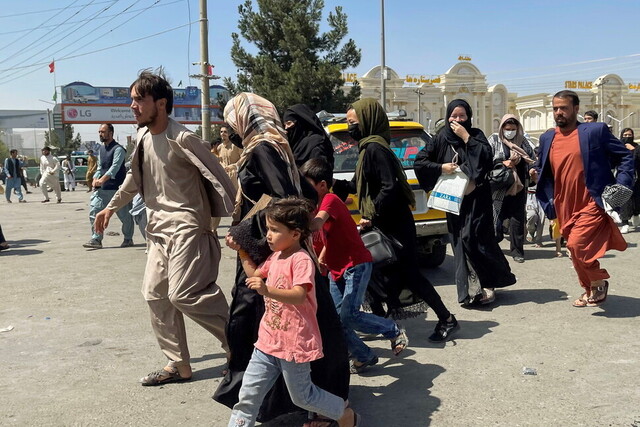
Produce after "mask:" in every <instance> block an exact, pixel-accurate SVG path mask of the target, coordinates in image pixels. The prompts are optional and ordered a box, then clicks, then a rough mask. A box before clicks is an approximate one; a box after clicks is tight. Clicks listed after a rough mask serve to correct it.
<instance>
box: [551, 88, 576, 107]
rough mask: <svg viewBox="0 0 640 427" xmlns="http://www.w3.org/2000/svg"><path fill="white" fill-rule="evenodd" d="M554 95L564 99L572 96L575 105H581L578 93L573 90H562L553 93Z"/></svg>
mask: <svg viewBox="0 0 640 427" xmlns="http://www.w3.org/2000/svg"><path fill="white" fill-rule="evenodd" d="M553 97H554V98H562V99H566V98H570V99H571V103H572V104H573V105H580V98H578V94H577V93H575V92H574V91H572V90H561V91H560V92H558V93H556V94H555V95H553Z"/></svg>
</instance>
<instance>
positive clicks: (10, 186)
mask: <svg viewBox="0 0 640 427" xmlns="http://www.w3.org/2000/svg"><path fill="white" fill-rule="evenodd" d="M21 186H22V182H21V181H20V178H7V185H6V187H7V188H6V189H5V191H4V195H5V197H6V198H7V200H8V201H11V193H13V190H16V194H17V195H18V200H22V199H23V198H24V197H23V196H22V188H20V187H21Z"/></svg>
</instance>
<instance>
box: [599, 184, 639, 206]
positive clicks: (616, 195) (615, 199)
mask: <svg viewBox="0 0 640 427" xmlns="http://www.w3.org/2000/svg"><path fill="white" fill-rule="evenodd" d="M632 195H633V190H632V189H630V188H628V187H625V186H624V185H622V184H613V185H607V186H606V187H604V190H602V200H604V201H605V202H607V203H608V204H609V206H611V207H612V208H614V209H615V208H620V207H622V206H623V205H624V204H625V203H627V202H628V201H629V199H631V196H632Z"/></svg>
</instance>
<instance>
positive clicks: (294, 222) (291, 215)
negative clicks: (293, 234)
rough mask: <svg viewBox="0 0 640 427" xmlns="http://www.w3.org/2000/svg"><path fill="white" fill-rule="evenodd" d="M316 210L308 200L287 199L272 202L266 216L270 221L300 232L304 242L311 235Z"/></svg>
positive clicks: (267, 208)
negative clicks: (310, 224)
mask: <svg viewBox="0 0 640 427" xmlns="http://www.w3.org/2000/svg"><path fill="white" fill-rule="evenodd" d="M314 209H315V208H314V206H313V204H312V203H311V202H310V201H309V200H307V199H301V198H299V197H287V198H286V199H275V200H273V201H271V203H269V206H267V207H266V209H265V215H266V217H267V218H268V219H269V220H271V221H274V222H278V223H280V224H283V225H284V226H285V227H287V228H288V229H290V230H298V231H299V232H300V240H301V241H302V240H304V239H306V238H307V237H309V235H310V234H311V230H309V222H310V221H311V215H312V213H313V211H314Z"/></svg>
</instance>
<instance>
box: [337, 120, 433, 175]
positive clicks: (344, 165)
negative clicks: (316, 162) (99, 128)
mask: <svg viewBox="0 0 640 427" xmlns="http://www.w3.org/2000/svg"><path fill="white" fill-rule="evenodd" d="M329 139H331V143H332V144H333V150H334V157H335V166H334V169H333V171H334V172H353V171H355V169H356V162H357V161H358V144H357V142H356V141H355V140H354V139H352V138H351V137H350V136H349V133H348V132H347V131H342V132H334V133H333V134H331V135H330V136H329ZM430 140H431V137H430V136H429V135H428V134H427V133H426V132H425V131H424V130H422V129H393V128H392V129H391V149H392V150H393V152H394V153H395V155H396V157H398V159H399V160H400V163H402V167H403V168H404V169H412V168H413V162H414V161H415V159H416V154H418V152H419V151H420V150H422V148H424V146H425V145H426V144H427V142H429V141H430Z"/></svg>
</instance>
